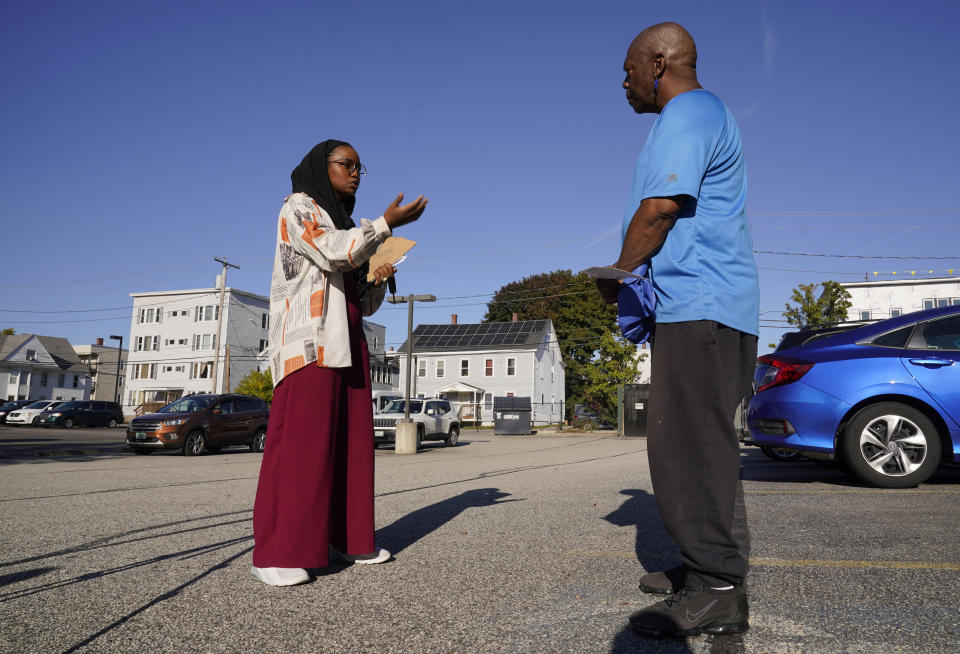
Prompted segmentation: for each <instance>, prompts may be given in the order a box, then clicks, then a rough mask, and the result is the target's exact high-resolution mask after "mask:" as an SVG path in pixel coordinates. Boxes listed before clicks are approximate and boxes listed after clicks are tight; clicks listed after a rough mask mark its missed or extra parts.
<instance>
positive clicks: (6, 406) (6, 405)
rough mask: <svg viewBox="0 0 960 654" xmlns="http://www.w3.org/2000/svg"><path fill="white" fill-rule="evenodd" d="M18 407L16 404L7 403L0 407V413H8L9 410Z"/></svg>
mask: <svg viewBox="0 0 960 654" xmlns="http://www.w3.org/2000/svg"><path fill="white" fill-rule="evenodd" d="M17 406H18V403H17V402H7V403H5V404H4V405H3V406H0V411H9V410H10V409H16V408H17Z"/></svg>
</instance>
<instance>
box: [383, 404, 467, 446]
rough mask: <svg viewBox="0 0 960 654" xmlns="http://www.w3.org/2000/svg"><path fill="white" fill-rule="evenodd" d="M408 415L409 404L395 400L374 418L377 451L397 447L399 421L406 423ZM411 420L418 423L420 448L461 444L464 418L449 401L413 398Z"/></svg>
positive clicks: (418, 444)
mask: <svg viewBox="0 0 960 654" xmlns="http://www.w3.org/2000/svg"><path fill="white" fill-rule="evenodd" d="M405 411H406V401H405V400H393V401H392V402H390V404H388V405H387V406H385V407H384V408H383V411H381V412H380V413H378V414H376V415H375V416H374V417H373V446H374V447H378V446H380V445H383V444H390V443H396V441H397V421H399V420H403V419H404V415H405ZM410 419H411V420H413V421H414V422H415V423H417V447H420V443H421V442H422V441H436V440H442V441H443V442H444V445H446V446H447V447H452V446H454V445H456V444H457V441H458V440H460V416H459V414H458V413H457V412H456V411H454V410H453V406H452V405H451V404H450V402H449V401H448V400H440V399H426V400H424V399H420V398H416V399H414V398H411V399H410Z"/></svg>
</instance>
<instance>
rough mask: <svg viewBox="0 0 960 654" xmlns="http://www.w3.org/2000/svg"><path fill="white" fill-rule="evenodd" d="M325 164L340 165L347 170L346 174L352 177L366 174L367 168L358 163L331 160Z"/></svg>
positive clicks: (345, 160)
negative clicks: (355, 174) (356, 174)
mask: <svg viewBox="0 0 960 654" xmlns="http://www.w3.org/2000/svg"><path fill="white" fill-rule="evenodd" d="M327 163H335V164H340V165H341V166H343V167H344V168H346V169H347V173H349V174H350V175H352V174H353V173H360V174H361V175H366V174H367V167H366V166H364V165H363V164H362V163H360V162H359V161H350V160H349V159H332V160H330V161H328V162H327Z"/></svg>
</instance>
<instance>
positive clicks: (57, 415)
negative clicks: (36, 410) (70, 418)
mask: <svg viewBox="0 0 960 654" xmlns="http://www.w3.org/2000/svg"><path fill="white" fill-rule="evenodd" d="M47 415H49V416H53V417H54V418H59V417H60V416H62V415H63V414H62V413H60V412H59V411H58V412H57V413H48V414H47Z"/></svg>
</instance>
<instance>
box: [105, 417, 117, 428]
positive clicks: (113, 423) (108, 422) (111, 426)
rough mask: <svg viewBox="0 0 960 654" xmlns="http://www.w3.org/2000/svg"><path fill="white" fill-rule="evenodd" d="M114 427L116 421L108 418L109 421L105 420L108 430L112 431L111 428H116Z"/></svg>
mask: <svg viewBox="0 0 960 654" xmlns="http://www.w3.org/2000/svg"><path fill="white" fill-rule="evenodd" d="M116 426H117V421H116V420H114V419H113V418H110V419H109V420H107V427H108V428H110V429H113V428H114V427H116Z"/></svg>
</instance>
